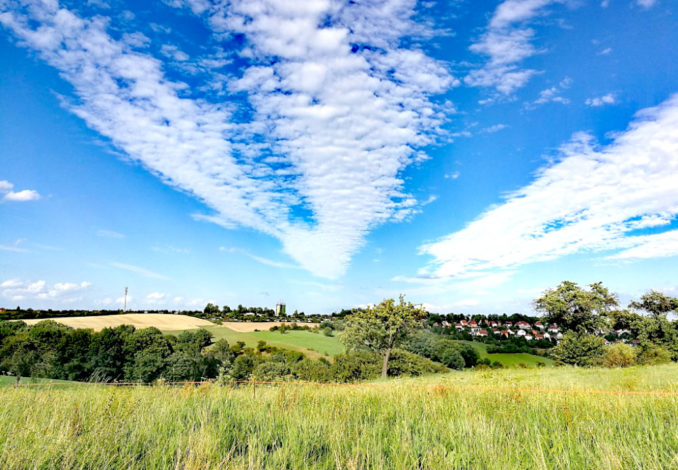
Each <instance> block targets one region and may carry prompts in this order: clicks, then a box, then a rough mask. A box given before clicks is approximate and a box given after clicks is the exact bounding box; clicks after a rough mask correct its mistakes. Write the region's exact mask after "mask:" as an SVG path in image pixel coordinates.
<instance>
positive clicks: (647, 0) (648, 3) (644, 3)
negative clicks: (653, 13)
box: [636, 0, 657, 9]
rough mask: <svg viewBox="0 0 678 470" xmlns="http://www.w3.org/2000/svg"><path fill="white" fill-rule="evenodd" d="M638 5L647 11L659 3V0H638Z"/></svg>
mask: <svg viewBox="0 0 678 470" xmlns="http://www.w3.org/2000/svg"><path fill="white" fill-rule="evenodd" d="M636 3H637V4H638V5H640V6H641V7H643V8H645V9H649V8H652V7H653V6H654V5H655V4H656V3H657V0H637V1H636Z"/></svg>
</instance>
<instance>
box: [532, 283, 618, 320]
mask: <svg viewBox="0 0 678 470" xmlns="http://www.w3.org/2000/svg"><path fill="white" fill-rule="evenodd" d="M617 304H618V302H617V297H616V296H615V295H614V294H612V293H611V292H610V291H609V290H608V289H607V288H606V287H604V286H603V285H602V283H600V282H597V283H595V284H591V285H590V286H589V290H584V289H582V288H581V287H579V286H578V285H577V284H576V283H574V282H570V281H563V282H562V283H560V285H559V286H558V287H556V288H555V289H549V290H548V291H546V293H544V295H543V296H542V297H540V298H538V299H537V300H535V302H534V306H535V309H536V310H537V311H538V312H541V313H543V314H544V315H545V318H546V321H548V322H549V323H556V324H558V325H560V326H561V327H563V328H565V329H567V330H572V331H581V332H589V333H593V332H595V331H597V330H598V329H599V328H601V327H603V326H604V325H605V319H606V316H607V314H608V313H609V312H610V311H611V310H612V308H613V307H616V306H617Z"/></svg>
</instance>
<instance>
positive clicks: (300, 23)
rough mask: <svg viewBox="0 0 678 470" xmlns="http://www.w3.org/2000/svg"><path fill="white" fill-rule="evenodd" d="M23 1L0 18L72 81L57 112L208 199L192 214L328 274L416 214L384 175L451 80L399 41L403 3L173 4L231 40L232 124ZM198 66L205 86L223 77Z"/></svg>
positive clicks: (66, 16)
mask: <svg viewBox="0 0 678 470" xmlns="http://www.w3.org/2000/svg"><path fill="white" fill-rule="evenodd" d="M24 3H26V2H18V1H8V2H5V3H4V4H3V7H4V9H5V10H6V11H5V13H4V14H3V15H1V16H0V22H2V23H3V24H4V25H5V26H6V27H7V28H9V29H10V30H11V31H13V32H14V34H15V35H16V36H17V37H18V38H19V39H20V40H21V41H22V42H23V43H24V44H26V45H28V46H29V47H32V48H33V49H35V50H37V51H38V52H39V54H40V56H41V57H42V58H43V59H44V60H46V61H47V62H48V63H49V64H51V65H52V66H54V67H56V68H57V69H58V70H59V71H60V72H61V75H62V77H64V78H65V79H66V80H68V81H69V82H70V83H71V84H72V85H73V86H74V88H75V91H76V94H77V96H78V97H79V98H80V102H79V103H75V104H71V105H70V108H71V109H72V110H73V112H75V113H76V114H77V115H78V116H80V117H81V118H82V119H84V120H85V121H86V122H87V124H88V125H89V126H90V127H91V128H93V129H95V130H97V131H98V132H100V133H101V134H102V135H105V136H107V137H109V138H110V139H111V141H112V142H113V143H114V145H116V146H117V147H119V148H120V149H122V150H124V151H125V152H126V153H127V154H128V155H129V156H131V157H132V158H134V159H136V160H139V161H141V162H142V163H143V164H144V165H145V166H146V167H147V168H149V169H150V170H152V171H153V172H154V173H156V174H158V175H159V176H160V177H161V178H162V179H163V181H165V182H166V183H168V184H170V185H173V186H176V187H178V188H181V189H182V190H185V191H188V192H190V193H191V194H193V195H194V196H195V197H197V198H198V199H200V200H201V201H203V202H204V203H205V204H206V205H207V206H208V207H210V208H211V209H213V211H214V212H213V213H212V214H206V215H205V216H204V217H203V218H204V219H205V220H210V221H212V222H216V223H219V224H221V225H223V226H226V227H235V226H246V227H250V228H254V229H256V230H259V231H261V232H264V233H267V234H270V235H272V236H275V237H277V238H278V239H279V240H280V241H281V242H282V245H283V250H284V251H285V252H286V253H287V254H288V255H290V256H291V257H292V258H293V259H295V260H296V261H297V262H299V264H300V265H301V266H302V267H304V268H305V269H307V270H309V271H311V272H312V273H314V274H316V275H320V276H324V277H330V278H333V277H337V276H340V275H341V274H342V273H343V272H344V271H345V269H346V267H347V265H348V263H349V261H350V258H351V256H352V255H353V254H354V253H355V252H356V251H357V250H358V249H359V248H360V246H361V245H362V244H363V243H364V238H365V236H366V234H367V232H368V230H370V229H371V228H373V227H374V226H376V225H378V224H381V223H384V222H386V221H389V220H395V221H398V220H403V219H404V218H406V217H408V216H409V215H411V214H413V213H415V212H416V211H417V202H416V201H415V200H414V198H413V197H412V196H411V195H409V194H407V193H405V192H404V191H403V181H402V180H401V179H400V177H399V173H400V172H401V171H402V170H403V169H404V168H405V167H407V166H408V165H409V164H411V163H412V162H415V161H418V159H419V156H420V154H419V153H418V151H417V148H418V147H421V146H423V145H425V144H427V143H430V142H431V141H432V140H434V139H435V135H436V132H437V129H438V126H439V124H440V122H441V120H442V119H443V117H442V115H441V114H440V113H438V112H437V109H436V106H435V105H434V104H433V102H432V101H431V99H430V97H431V96H432V95H433V94H436V93H441V92H443V91H445V90H447V89H448V88H449V87H451V86H454V85H456V84H457V80H455V79H454V78H453V77H452V76H451V75H450V73H449V72H448V70H447V69H446V67H445V66H443V65H442V64H441V63H439V62H438V61H436V60H433V59H432V58H430V57H429V56H427V55H426V53H425V52H424V51H423V50H422V49H420V48H418V47H417V46H416V45H410V46H406V44H416V43H415V42H412V41H406V40H405V39H407V38H408V36H410V35H412V34H413V32H414V33H415V34H419V33H423V32H424V31H425V28H424V27H422V26H421V25H419V24H417V23H415V22H414V21H413V20H412V16H413V14H414V8H415V4H414V2H412V1H411V0H386V1H384V2H382V3H379V4H373V3H362V2H361V3H358V2H351V3H347V4H345V5H337V4H335V3H333V2H323V1H309V2H296V3H289V2H277V1H272V0H257V1H233V2H228V3H227V4H224V5H218V6H213V5H212V4H208V3H206V2H197V1H191V2H188V4H189V6H190V7H191V8H192V10H193V11H194V12H195V13H196V14H199V15H202V16H203V17H204V18H205V21H206V23H207V24H208V25H209V27H210V28H211V29H212V30H213V32H214V35H215V37H221V36H222V35H229V34H238V35H242V37H243V38H244V39H245V46H244V48H243V50H242V51H240V53H241V56H242V57H241V58H243V59H244V60H246V61H247V62H248V63H249V66H246V67H244V73H243V74H242V76H241V77H239V79H238V80H233V81H228V82H227V83H226V84H225V86H226V87H228V88H229V89H230V92H231V93H238V92H241V93H244V94H245V95H246V96H247V97H248V98H249V104H250V106H251V110H249V109H248V110H247V111H251V112H252V113H251V114H252V116H253V119H252V121H251V122H247V123H245V124H243V123H238V124H234V123H233V120H232V115H231V113H230V111H229V110H228V107H227V106H224V105H221V104H215V103H209V102H207V101H205V100H204V99H199V98H191V97H190V96H191V93H190V91H189V90H188V89H187V87H186V85H185V84H183V83H179V82H174V81H171V80H169V79H168V78H167V77H166V76H165V75H164V72H163V64H162V63H161V62H160V61H159V60H157V59H155V58H153V57H151V56H150V55H148V54H143V53H140V52H138V51H136V50H135V49H134V48H135V47H139V43H138V41H133V39H132V38H131V36H129V35H127V36H123V38H122V40H120V41H117V40H114V39H113V38H112V37H111V36H110V35H109V34H108V33H107V31H106V29H107V21H106V19H105V18H103V17H94V18H89V19H88V18H81V17H79V16H77V15H75V14H74V13H73V12H71V11H68V10H66V9H59V8H58V7H57V6H56V5H55V4H54V3H35V4H32V5H31V8H23V7H22V6H21V5H23V4H24ZM29 3H30V2H29ZM179 3H180V2H174V4H179ZM91 44H97V45H98V47H97V48H92V47H91ZM165 52H166V53H168V54H172V55H173V57H174V59H176V60H179V59H182V58H184V57H183V56H181V57H177V52H178V50H173V49H172V50H170V49H168V48H165ZM208 75H209V79H210V80H211V81H210V82H209V83H207V84H206V85H207V86H212V87H216V88H218V87H219V86H223V85H224V84H223V83H221V84H220V83H217V82H218V81H219V80H225V79H224V78H223V77H222V78H216V79H215V77H218V76H215V75H214V74H208ZM199 78H200V77H196V79H199ZM180 90H185V91H182V93H181V94H180V93H179V91H180ZM253 142H258V143H257V144H254V143H253ZM298 213H307V214H309V216H307V217H299V216H298V215H296V214H298Z"/></svg>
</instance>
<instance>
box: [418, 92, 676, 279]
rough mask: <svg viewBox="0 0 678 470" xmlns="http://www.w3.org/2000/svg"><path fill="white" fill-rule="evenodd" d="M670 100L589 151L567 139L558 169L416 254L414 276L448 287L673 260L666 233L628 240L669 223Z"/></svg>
mask: <svg viewBox="0 0 678 470" xmlns="http://www.w3.org/2000/svg"><path fill="white" fill-rule="evenodd" d="M677 129H678V95H675V96H672V97H671V98H670V99H668V100H667V101H666V102H664V103H662V104H661V105H659V106H657V107H655V108H649V109H645V110H643V111H641V112H639V113H638V114H637V116H636V119H635V120H634V121H633V122H632V123H631V124H630V126H629V128H628V130H626V131H625V132H622V133H619V134H618V135H617V136H616V138H615V139H614V141H613V142H612V143H611V144H609V145H607V146H605V147H602V148H595V147H594V146H593V142H592V141H591V138H590V137H588V136H586V135H583V134H582V135H577V136H575V137H574V138H573V139H572V141H571V142H569V143H568V144H567V145H565V146H563V148H562V155H561V159H560V161H558V162H557V163H555V164H553V165H550V166H548V167H545V168H543V169H541V170H540V171H539V172H538V173H537V175H536V178H535V180H534V181H533V182H532V183H531V184H529V185H527V186H525V187H523V188H521V189H519V190H517V191H515V192H513V193H511V194H509V195H508V196H507V198H506V201H505V202H504V203H502V204H499V205H498V206H496V207H493V208H490V209H489V210H488V211H487V212H485V213H484V214H482V215H481V216H480V217H479V218H478V219H476V220H475V221H473V222H471V223H470V224H469V225H468V226H467V227H466V228H464V229H462V230H460V231H458V232H456V233H453V234H451V235H448V236H446V237H444V238H442V239H441V240H438V241H436V242H433V243H429V244H426V245H424V246H422V247H420V251H421V253H423V254H427V255H431V256H433V261H432V262H431V263H430V264H429V265H428V266H427V267H426V268H424V269H422V270H421V273H420V274H421V275H422V276H433V277H443V278H444V277H454V276H460V275H468V274H469V273H474V272H476V273H477V272H487V270H493V269H497V268H499V269H507V268H511V267H516V266H520V265H523V264H527V263H533V262H537V261H544V260H549V259H554V258H558V257H561V256H565V255H568V254H574V253H581V252H596V251H600V252H604V251H608V252H609V251H619V250H622V251H620V252H619V253H618V254H617V255H616V257H617V258H640V257H647V256H675V255H678V246H676V243H675V239H676V236H677V235H676V231H675V230H672V231H670V232H667V233H664V234H658V235H634V234H633V230H637V229H640V228H647V227H660V226H666V225H667V224H668V223H670V221H671V220H674V219H675V218H676V216H677V215H678V192H676V174H678V157H677V155H678V131H677Z"/></svg>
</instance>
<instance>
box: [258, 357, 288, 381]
mask: <svg viewBox="0 0 678 470" xmlns="http://www.w3.org/2000/svg"><path fill="white" fill-rule="evenodd" d="M252 378H253V379H255V380H264V381H278V380H288V379H290V378H291V377H290V368H289V367H287V364H285V363H284V362H279V361H266V362H262V363H260V364H259V365H257V366H256V367H255V368H254V370H253V371H252Z"/></svg>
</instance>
